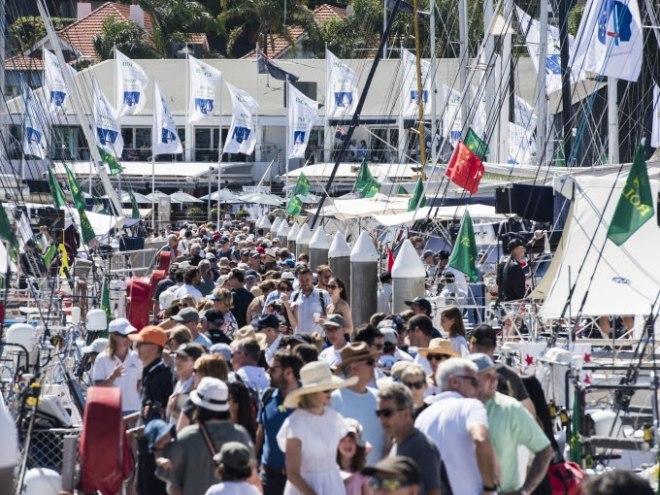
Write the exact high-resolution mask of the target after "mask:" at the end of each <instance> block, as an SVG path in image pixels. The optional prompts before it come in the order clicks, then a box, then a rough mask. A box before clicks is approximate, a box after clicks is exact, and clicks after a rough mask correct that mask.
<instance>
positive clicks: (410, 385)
mask: <svg viewBox="0 0 660 495" xmlns="http://www.w3.org/2000/svg"><path fill="white" fill-rule="evenodd" d="M403 384H404V385H405V386H406V387H408V388H415V389H417V390H421V389H423V388H424V385H426V383H424V382H403Z"/></svg>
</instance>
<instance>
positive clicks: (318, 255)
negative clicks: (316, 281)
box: [309, 225, 330, 270]
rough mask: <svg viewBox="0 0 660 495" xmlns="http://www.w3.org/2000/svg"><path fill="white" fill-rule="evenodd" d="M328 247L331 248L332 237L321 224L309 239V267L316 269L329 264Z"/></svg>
mask: <svg viewBox="0 0 660 495" xmlns="http://www.w3.org/2000/svg"><path fill="white" fill-rule="evenodd" d="M328 249H330V237H328V235H327V234H326V233H325V231H324V230H323V228H322V227H321V226H320V225H319V226H318V228H317V229H316V230H315V231H314V235H313V236H312V238H311V239H310V241H309V267H310V268H311V269H312V270H316V267H317V266H319V265H327V264H328Z"/></svg>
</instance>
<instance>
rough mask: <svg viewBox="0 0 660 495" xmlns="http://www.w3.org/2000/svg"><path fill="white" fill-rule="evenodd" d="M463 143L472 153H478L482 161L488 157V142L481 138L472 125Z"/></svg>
mask: <svg viewBox="0 0 660 495" xmlns="http://www.w3.org/2000/svg"><path fill="white" fill-rule="evenodd" d="M463 144H464V145H465V146H466V147H467V149H469V150H470V151H471V152H472V153H474V154H475V155H477V156H478V157H479V158H480V159H481V161H483V160H485V159H486V156H487V155H488V143H487V142H486V141H484V140H483V139H481V138H480V137H479V136H478V135H477V133H476V132H474V131H473V130H472V127H470V128H468V131H467V133H466V134H465V139H464V140H463Z"/></svg>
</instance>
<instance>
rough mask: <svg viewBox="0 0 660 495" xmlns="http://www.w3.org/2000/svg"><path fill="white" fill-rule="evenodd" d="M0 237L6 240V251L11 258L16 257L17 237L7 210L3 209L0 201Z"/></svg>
mask: <svg viewBox="0 0 660 495" xmlns="http://www.w3.org/2000/svg"><path fill="white" fill-rule="evenodd" d="M0 239H4V240H5V241H7V243H8V244H9V246H8V249H7V251H8V252H9V254H10V256H11V258H12V259H16V256H17V254H18V238H17V237H16V233H15V229H14V227H13V226H12V225H11V222H10V221H9V217H8V216H7V210H5V206H4V204H2V203H0Z"/></svg>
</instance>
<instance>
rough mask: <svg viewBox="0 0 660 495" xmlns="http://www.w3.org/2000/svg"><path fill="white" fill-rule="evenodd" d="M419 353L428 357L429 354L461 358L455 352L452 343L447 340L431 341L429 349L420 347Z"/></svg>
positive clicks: (437, 339)
mask: <svg viewBox="0 0 660 495" xmlns="http://www.w3.org/2000/svg"><path fill="white" fill-rule="evenodd" d="M417 352H418V353H419V354H421V355H422V356H424V357H426V356H428V355H429V354H446V355H447V356H450V357H459V355H458V353H457V352H456V351H455V350H454V348H453V347H452V345H451V342H450V341H449V340H447V339H441V338H436V339H431V342H429V346H428V347H420V348H419V349H418V350H417Z"/></svg>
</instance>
